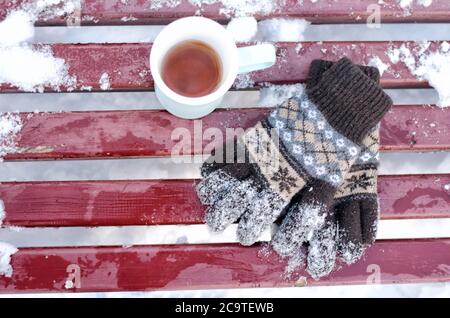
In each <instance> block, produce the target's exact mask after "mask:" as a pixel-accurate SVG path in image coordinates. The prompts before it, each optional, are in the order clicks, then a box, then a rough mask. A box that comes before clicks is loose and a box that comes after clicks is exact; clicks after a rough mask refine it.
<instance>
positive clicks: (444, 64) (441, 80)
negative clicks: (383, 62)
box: [388, 42, 450, 107]
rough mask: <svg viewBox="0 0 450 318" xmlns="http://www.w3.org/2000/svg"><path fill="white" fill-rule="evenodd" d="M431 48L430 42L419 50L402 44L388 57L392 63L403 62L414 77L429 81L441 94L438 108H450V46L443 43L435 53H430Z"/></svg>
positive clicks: (392, 49) (422, 44) (423, 44)
mask: <svg viewBox="0 0 450 318" xmlns="http://www.w3.org/2000/svg"><path fill="white" fill-rule="evenodd" d="M429 46H430V42H423V43H421V44H420V45H419V47H418V48H413V49H410V48H409V47H408V46H407V45H405V44H402V46H401V47H400V48H391V49H390V50H389V51H388V56H389V58H390V60H391V62H392V63H394V64H396V63H398V62H403V63H404V64H405V65H406V66H407V67H408V69H409V71H410V72H411V73H412V74H413V75H414V76H416V77H417V78H418V79H420V80H426V81H428V83H429V84H430V86H432V87H434V88H435V89H436V91H437V92H438V94H439V102H438V106H441V107H447V106H450V85H449V82H450V44H449V43H448V42H443V43H442V44H441V46H440V48H439V49H438V50H437V51H435V52H429V51H428V48H429ZM414 53H416V54H414ZM415 56H418V57H419V58H418V59H417V58H416V57H415Z"/></svg>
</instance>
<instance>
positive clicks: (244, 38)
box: [227, 17, 258, 42]
mask: <svg viewBox="0 0 450 318" xmlns="http://www.w3.org/2000/svg"><path fill="white" fill-rule="evenodd" d="M227 30H228V32H230V33H231V34H232V35H233V37H234V40H235V41H236V42H248V41H250V40H251V39H252V38H253V37H254V36H255V35H256V32H257V31H258V22H257V21H256V19H255V18H253V17H244V18H234V19H232V20H231V21H230V23H228V25H227Z"/></svg>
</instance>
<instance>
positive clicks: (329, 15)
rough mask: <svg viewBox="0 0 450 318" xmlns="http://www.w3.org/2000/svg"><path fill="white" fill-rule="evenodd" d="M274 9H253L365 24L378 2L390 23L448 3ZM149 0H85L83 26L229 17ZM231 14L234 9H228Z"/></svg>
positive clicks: (446, 17) (438, 11) (436, 14)
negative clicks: (405, 7) (163, 4)
mask: <svg viewBox="0 0 450 318" xmlns="http://www.w3.org/2000/svg"><path fill="white" fill-rule="evenodd" d="M16 1H17V2H16V3H12V1H10V0H1V1H0V18H2V17H4V16H5V14H6V12H7V10H8V9H10V8H12V7H18V6H19V4H20V3H21V2H24V1H31V0H16ZM274 3H275V4H276V7H275V8H276V9H275V10H273V11H272V12H266V13H265V12H256V13H255V14H254V15H255V16H256V17H257V18H258V19H267V18H273V17H292V18H305V19H307V20H308V21H311V22H313V23H366V20H367V18H368V16H369V15H370V13H371V11H370V10H368V7H369V5H374V4H378V7H379V8H380V16H381V21H382V22H383V23H392V22H449V21H450V13H449V12H450V5H449V3H448V1H447V0H433V2H432V3H431V5H430V6H428V7H425V6H422V5H419V4H417V3H413V4H412V6H411V9H410V10H409V11H406V10H405V9H402V8H401V7H400V5H399V3H397V2H394V1H386V2H385V3H382V4H379V2H378V1H374V0H358V1H354V0H340V1H339V2H337V1H336V0H321V1H317V2H315V3H314V2H311V1H305V2H302V3H301V4H300V3H299V2H298V0H274ZM151 4H152V1H151V0H127V1H122V0H84V1H83V5H82V7H81V20H82V23H83V24H84V25H111V24H112V25H115V24H118V25H121V24H162V23H168V22H170V21H173V20H174V19H177V18H181V17H186V16H192V15H196V14H197V12H200V13H201V15H203V16H205V17H209V18H212V19H215V20H219V21H226V20H228V19H229V14H226V12H227V11H226V10H225V11H223V9H224V8H223V6H222V5H221V4H220V3H213V4H203V5H202V6H201V7H197V6H194V5H192V4H191V3H190V2H189V1H188V0H181V1H180V4H179V5H177V6H173V7H161V8H160V9H158V10H156V9H155V8H154V7H152V6H151ZM225 9H226V8H225ZM231 14H233V12H231ZM124 17H134V18H136V19H137V20H129V21H123V20H122V18H124ZM65 20H66V19H65V17H63V18H59V19H51V20H45V21H44V20H42V21H40V22H39V24H40V25H64V24H65V23H66V21H65Z"/></svg>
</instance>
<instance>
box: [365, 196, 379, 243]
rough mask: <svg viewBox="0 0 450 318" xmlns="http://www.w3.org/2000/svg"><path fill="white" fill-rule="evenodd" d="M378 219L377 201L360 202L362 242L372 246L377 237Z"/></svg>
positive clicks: (372, 199)
mask: <svg viewBox="0 0 450 318" xmlns="http://www.w3.org/2000/svg"><path fill="white" fill-rule="evenodd" d="M378 219H379V209H378V200H377V199H376V198H370V199H367V200H364V201H362V202H361V226H362V242H363V243H364V244H373V242H375V239H376V236H377V229H378Z"/></svg>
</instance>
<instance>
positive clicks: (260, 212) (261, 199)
mask: <svg viewBox="0 0 450 318" xmlns="http://www.w3.org/2000/svg"><path fill="white" fill-rule="evenodd" d="M285 207H286V202H285V201H284V200H283V199H281V198H280V196H279V195H278V194H276V193H274V192H272V191H271V190H270V189H266V190H263V191H261V192H260V193H258V195H257V196H256V197H255V199H254V201H253V202H252V203H251V206H249V209H248V210H247V211H246V212H245V213H244V214H243V215H242V217H241V220H240V221H239V225H238V229H237V237H238V239H239V242H240V243H241V244H242V245H246V246H248V245H252V244H254V243H255V242H256V241H257V240H258V238H259V237H260V235H261V234H262V232H264V231H265V230H266V229H267V228H268V227H270V226H271V225H272V223H273V222H275V220H276V219H277V218H278V217H279V216H280V215H281V213H282V212H283V210H284V208H285Z"/></svg>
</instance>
